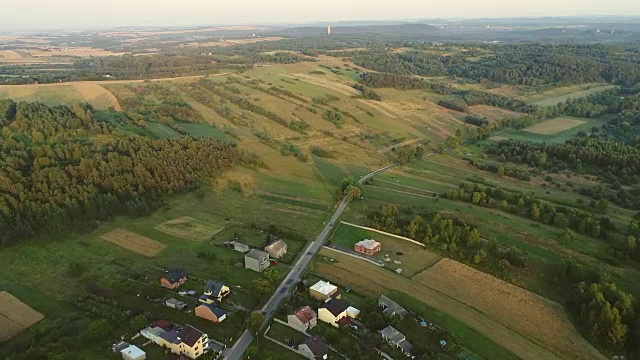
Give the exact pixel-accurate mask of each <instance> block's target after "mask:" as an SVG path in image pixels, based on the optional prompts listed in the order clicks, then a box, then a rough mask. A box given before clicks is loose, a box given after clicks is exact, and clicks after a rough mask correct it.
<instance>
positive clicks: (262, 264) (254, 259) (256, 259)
mask: <svg viewBox="0 0 640 360" xmlns="http://www.w3.org/2000/svg"><path fill="white" fill-rule="evenodd" d="M244 267H245V268H246V269H251V270H253V271H257V272H263V271H264V269H266V268H268V267H269V254H268V253H266V252H264V251H260V250H255V249H254V250H251V251H249V252H248V253H247V254H245V255H244Z"/></svg>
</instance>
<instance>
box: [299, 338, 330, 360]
mask: <svg viewBox="0 0 640 360" xmlns="http://www.w3.org/2000/svg"><path fill="white" fill-rule="evenodd" d="M298 352H300V355H302V356H304V357H306V358H307V359H311V360H316V359H318V360H319V359H322V360H326V359H328V358H329V348H328V347H327V344H325V343H324V341H323V340H322V338H321V337H319V336H311V337H308V338H306V339H305V340H304V342H303V343H302V344H300V345H298Z"/></svg>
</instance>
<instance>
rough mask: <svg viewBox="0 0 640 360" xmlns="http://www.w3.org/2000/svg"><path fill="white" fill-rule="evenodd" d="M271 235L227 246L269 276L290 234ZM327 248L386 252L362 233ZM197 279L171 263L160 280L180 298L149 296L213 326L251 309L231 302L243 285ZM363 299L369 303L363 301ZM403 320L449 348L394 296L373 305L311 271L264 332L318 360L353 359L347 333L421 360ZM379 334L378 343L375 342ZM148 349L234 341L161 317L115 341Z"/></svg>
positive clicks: (214, 350) (172, 355)
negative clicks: (260, 242) (349, 243)
mask: <svg viewBox="0 0 640 360" xmlns="http://www.w3.org/2000/svg"><path fill="white" fill-rule="evenodd" d="M270 239H271V240H272V241H270V243H269V244H267V245H266V246H264V248H262V249H256V248H252V247H251V246H249V245H247V244H245V243H243V242H242V241H241V240H240V239H238V238H237V237H233V239H232V240H228V241H224V242H223V243H222V244H221V246H222V247H224V248H227V249H229V250H233V251H235V252H239V253H242V254H243V256H244V268H245V269H248V270H252V271H254V272H258V273H262V274H263V275H268V274H269V272H270V267H271V270H273V267H275V266H278V264H279V260H280V259H282V258H283V257H284V256H285V255H286V254H287V243H286V242H285V241H284V240H282V239H278V238H275V237H270ZM326 248H327V249H332V251H336V252H340V253H343V254H349V256H353V257H360V258H361V259H363V260H367V261H374V260H375V259H373V256H374V255H376V254H378V253H379V252H380V251H381V250H382V244H381V243H380V242H378V241H376V240H373V239H363V240H360V241H357V242H356V243H355V245H354V246H353V249H346V248H344V247H340V248H336V249H334V248H332V247H326ZM322 258H323V259H322V261H327V262H332V261H335V260H334V259H332V258H327V257H326V256H322ZM372 259H373V260H372ZM197 281H198V280H190V276H189V272H188V271H187V270H186V269H185V268H183V267H176V268H172V269H167V270H165V271H164V272H163V274H162V275H161V276H160V277H159V279H158V285H157V286H158V287H161V288H164V289H165V290H169V291H171V292H172V293H173V294H174V296H171V297H169V296H167V297H164V298H162V299H150V300H151V301H154V302H160V303H162V304H163V305H164V306H166V307H168V308H171V309H175V311H180V312H185V313H187V314H189V315H190V316H193V317H194V318H200V319H204V320H207V322H208V323H210V324H211V325H212V326H225V320H227V318H228V316H229V315H230V314H232V313H233V312H235V311H238V310H244V309H242V307H241V306H239V305H237V304H234V303H233V302H232V301H231V299H232V298H233V297H234V295H236V294H240V293H241V291H242V290H243V289H242V288H241V287H240V286H235V287H234V286H232V285H230V284H228V283H227V282H225V280H224V279H208V280H206V281H204V282H203V283H198V282H197ZM195 289H198V290H195ZM372 304H375V305H372ZM360 305H362V306H364V309H362V310H361V309H359V308H358V307H357V306H360ZM400 324H403V325H402V326H404V327H407V324H410V325H409V327H411V328H419V329H422V331H428V332H430V333H431V334H429V336H430V337H433V336H434V335H435V336H436V337H438V338H439V339H440V340H439V341H438V342H437V344H438V346H439V347H440V348H442V349H444V348H445V347H446V346H447V340H446V339H448V338H449V336H448V334H446V333H445V332H444V331H442V330H441V329H438V328H437V327H435V326H434V325H433V324H431V323H430V322H429V321H427V320H425V319H424V318H422V317H420V316H419V315H417V314H412V313H411V312H410V311H408V310H407V309H405V308H404V307H402V306H401V305H400V304H398V303H396V302H395V301H393V300H391V299H390V298H389V297H387V296H385V295H380V297H379V298H378V299H376V301H375V303H374V302H373V299H369V298H366V297H363V296H362V295H358V294H356V293H355V292H354V291H353V289H352V288H351V287H349V286H346V287H343V288H340V287H339V286H338V285H336V284H332V283H331V282H329V281H327V280H324V279H320V278H317V277H316V276H314V275H312V274H309V275H308V276H307V277H306V278H305V279H303V280H302V281H300V282H299V283H298V285H297V286H296V288H295V291H294V293H293V294H290V296H289V297H288V298H287V300H286V301H285V303H284V304H283V305H282V306H281V307H280V308H279V309H278V312H277V315H276V316H275V317H274V319H273V321H272V322H271V323H270V324H269V325H268V326H267V327H266V329H264V331H263V332H262V334H260V336H261V337H263V338H264V339H266V340H267V341H270V342H272V343H273V344H274V345H276V346H280V347H282V348H285V349H286V351H290V352H291V353H295V354H298V355H299V356H301V357H304V358H307V359H311V360H315V359H325V360H326V359H329V358H345V359H349V357H347V356H346V355H345V352H344V351H342V349H339V347H342V346H345V341H344V339H341V340H338V341H336V340H337V339H340V337H341V336H342V335H340V334H344V335H345V336H346V339H348V340H350V341H353V343H354V344H356V345H357V346H362V348H363V349H365V351H368V352H370V353H371V354H375V355H377V356H378V358H380V357H382V358H385V359H401V358H409V359H415V358H416V356H415V354H416V350H415V348H414V346H413V345H412V342H411V341H410V340H409V339H408V338H407V336H405V334H403V333H402V332H401V331H399V330H398V329H396V327H399V325H400ZM394 326H395V327H394ZM372 334H373V336H374V338H375V339H377V340H376V341H371V339H372ZM412 335H414V336H415V334H412ZM149 347H159V348H161V349H162V350H164V352H165V354H166V355H167V358H168V359H172V360H186V359H198V358H201V357H203V356H204V357H206V359H222V358H224V352H225V349H227V344H225V343H224V342H222V341H218V340H216V339H213V338H211V337H210V336H209V335H208V334H207V329H206V328H204V329H203V328H202V327H200V328H197V327H196V326H193V325H191V324H189V323H184V324H176V323H173V322H171V321H168V320H165V319H155V320H154V321H153V322H151V323H150V324H147V325H146V326H145V327H144V328H141V329H140V330H139V332H137V333H136V334H135V335H134V336H132V337H131V340H126V339H124V336H123V337H122V339H121V341H118V342H116V343H114V344H113V346H112V351H113V352H114V353H119V354H120V355H121V357H122V359H125V360H144V359H147V358H148V354H147V352H148V350H147V351H145V349H149Z"/></svg>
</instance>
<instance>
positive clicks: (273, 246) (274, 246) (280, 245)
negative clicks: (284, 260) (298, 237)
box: [264, 239, 287, 251]
mask: <svg viewBox="0 0 640 360" xmlns="http://www.w3.org/2000/svg"><path fill="white" fill-rule="evenodd" d="M285 247H287V243H285V242H284V241H282V240H280V239H278V240H276V241H274V242H272V243H271V244H269V245H267V246H265V247H264V249H265V250H267V249H269V250H274V251H280V250H282V249H284V248H285Z"/></svg>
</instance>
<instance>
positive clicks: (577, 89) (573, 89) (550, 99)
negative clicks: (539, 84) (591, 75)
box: [522, 84, 615, 106]
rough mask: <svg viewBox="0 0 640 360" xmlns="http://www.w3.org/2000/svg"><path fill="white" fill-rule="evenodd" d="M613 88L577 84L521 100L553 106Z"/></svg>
mask: <svg viewBox="0 0 640 360" xmlns="http://www.w3.org/2000/svg"><path fill="white" fill-rule="evenodd" d="M613 88H615V86H613V85H609V86H603V84H579V85H573V86H566V87H559V88H554V89H551V90H548V91H544V92H541V93H538V94H533V95H527V96H523V97H522V100H525V101H528V102H530V103H532V104H534V105H538V106H554V105H556V104H558V103H561V102H565V101H567V99H569V98H573V99H575V98H581V97H587V96H589V95H591V94H596V93H599V92H602V91H605V90H609V89H613Z"/></svg>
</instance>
